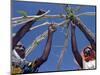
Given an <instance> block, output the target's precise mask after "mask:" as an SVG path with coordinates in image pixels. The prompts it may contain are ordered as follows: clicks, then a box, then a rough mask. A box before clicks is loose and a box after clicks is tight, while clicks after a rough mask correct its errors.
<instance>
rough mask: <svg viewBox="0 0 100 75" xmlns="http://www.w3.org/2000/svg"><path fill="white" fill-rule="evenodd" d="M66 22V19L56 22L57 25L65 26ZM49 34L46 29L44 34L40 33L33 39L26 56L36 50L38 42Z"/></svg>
mask: <svg viewBox="0 0 100 75" xmlns="http://www.w3.org/2000/svg"><path fill="white" fill-rule="evenodd" d="M64 24H66V21H63V22H61V23H55V25H56V26H57V27H58V26H63V25H64ZM47 35H48V30H46V31H44V32H43V33H42V34H40V35H39V36H38V37H36V39H35V40H34V41H33V43H32V44H31V45H30V46H29V47H28V48H27V49H26V57H27V56H28V55H29V54H30V53H31V52H32V51H34V49H35V48H36V47H37V46H38V44H39V43H40V42H41V41H42V40H44V39H45V38H46V37H47Z"/></svg>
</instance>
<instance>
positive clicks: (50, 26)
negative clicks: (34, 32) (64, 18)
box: [48, 24, 56, 32]
mask: <svg viewBox="0 0 100 75" xmlns="http://www.w3.org/2000/svg"><path fill="white" fill-rule="evenodd" d="M48 30H49V31H50V32H55V31H56V25H55V24H50V25H49V28H48Z"/></svg>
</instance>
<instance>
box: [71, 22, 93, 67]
mask: <svg viewBox="0 0 100 75" xmlns="http://www.w3.org/2000/svg"><path fill="white" fill-rule="evenodd" d="M85 34H88V33H85ZM89 41H90V40H89ZM90 43H91V42H90ZM71 44H72V52H73V54H74V57H75V59H76V61H77V63H78V64H79V66H80V68H83V60H82V56H81V54H80V53H79V51H78V47H77V42H76V36H75V24H73V23H72V22H71ZM91 46H92V45H91Z"/></svg>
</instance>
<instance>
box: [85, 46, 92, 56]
mask: <svg viewBox="0 0 100 75" xmlns="http://www.w3.org/2000/svg"><path fill="white" fill-rule="evenodd" d="M83 53H84V57H88V56H91V53H92V50H91V48H88V47H87V48H85V49H84V51H83Z"/></svg>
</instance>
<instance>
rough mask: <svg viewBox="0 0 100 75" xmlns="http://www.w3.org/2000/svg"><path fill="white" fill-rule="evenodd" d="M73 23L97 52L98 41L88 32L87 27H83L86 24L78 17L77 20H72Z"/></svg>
mask: <svg viewBox="0 0 100 75" xmlns="http://www.w3.org/2000/svg"><path fill="white" fill-rule="evenodd" d="M72 21H73V23H74V24H76V25H77V26H78V27H79V29H80V30H81V31H82V32H83V34H84V35H85V37H86V38H87V39H88V41H89V42H90V44H91V47H92V49H93V50H95V49H96V40H95V37H94V36H91V35H90V33H88V32H87V30H86V29H85V27H83V26H84V23H83V22H82V21H81V20H80V19H79V18H78V17H75V19H74V20H72Z"/></svg>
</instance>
